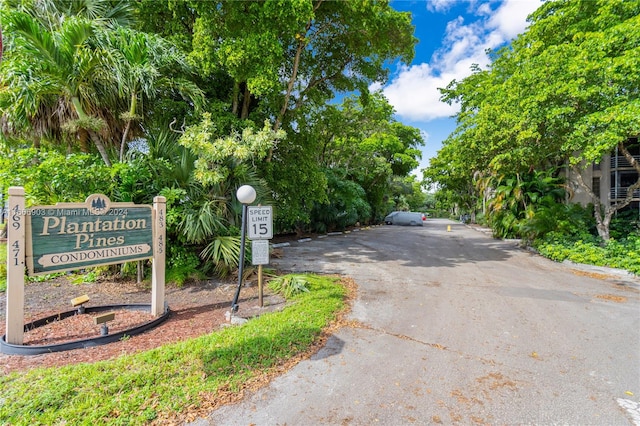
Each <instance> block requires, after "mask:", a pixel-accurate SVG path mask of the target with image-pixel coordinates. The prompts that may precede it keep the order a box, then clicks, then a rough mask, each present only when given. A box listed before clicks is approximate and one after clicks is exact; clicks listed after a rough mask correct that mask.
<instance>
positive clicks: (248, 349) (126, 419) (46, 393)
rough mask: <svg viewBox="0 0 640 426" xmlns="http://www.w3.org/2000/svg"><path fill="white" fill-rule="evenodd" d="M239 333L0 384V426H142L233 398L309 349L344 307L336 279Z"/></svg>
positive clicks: (316, 282) (312, 280)
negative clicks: (225, 397) (223, 396)
mask: <svg viewBox="0 0 640 426" xmlns="http://www.w3.org/2000/svg"><path fill="white" fill-rule="evenodd" d="M307 279H308V284H307V287H308V289H309V292H302V293H300V294H298V295H296V296H294V297H293V298H291V299H290V300H289V302H290V304H289V306H287V307H286V308H285V309H283V310H282V311H280V312H273V313H269V314H264V315H262V316H260V317H258V318H256V319H252V320H251V321H249V322H247V323H246V324H244V325H242V326H237V327H229V328H225V329H223V330H221V331H218V332H214V333H212V334H209V335H206V336H201V337H199V338H196V339H191V340H188V341H184V342H180V343H176V344H171V345H167V346H163V347H161V348H157V349H154V350H151V351H148V352H143V353H139V354H135V355H125V356H122V357H120V358H118V359H115V360H111V361H103V362H98V363H94V364H78V365H73V366H66V367H61V368H47V369H35V370H31V371H29V372H26V373H13V374H11V375H8V376H5V377H0V389H2V394H1V395H0V424H12V425H37V424H66V425H80V424H113V425H116V424H118V425H119V424H127V425H136V424H146V423H148V422H150V421H153V420H158V419H169V418H172V417H173V416H179V415H180V413H181V412H182V411H183V410H186V409H187V407H190V408H189V409H191V410H197V409H198V407H201V406H206V402H207V401H212V400H214V399H215V398H216V395H217V394H218V393H220V392H223V393H226V392H237V391H239V390H241V389H242V388H243V386H245V385H246V383H247V381H249V380H251V379H252V378H256V377H260V376H261V375H262V374H264V372H265V371H266V372H268V371H270V370H274V371H275V368H276V367H277V366H279V365H282V364H283V363H284V362H286V360H289V359H291V358H293V357H295V356H296V355H300V354H301V353H304V352H305V351H306V350H308V349H309V348H310V346H311V345H312V344H313V343H314V341H315V340H316V339H317V338H318V336H319V335H320V334H321V332H322V330H323V328H325V327H326V326H327V325H328V324H329V323H330V322H331V320H333V319H334V318H335V317H336V314H337V312H338V311H339V310H341V309H342V308H343V307H344V305H345V301H344V300H345V294H346V289H345V288H344V287H343V286H342V285H341V284H340V283H339V282H337V280H336V279H335V278H327V277H319V276H315V275H309V276H308V277H307Z"/></svg>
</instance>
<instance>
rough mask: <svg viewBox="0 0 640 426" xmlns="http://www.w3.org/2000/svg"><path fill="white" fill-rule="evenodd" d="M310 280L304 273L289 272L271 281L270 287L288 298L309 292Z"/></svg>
mask: <svg viewBox="0 0 640 426" xmlns="http://www.w3.org/2000/svg"><path fill="white" fill-rule="evenodd" d="M309 284H310V282H309V280H308V279H307V276H306V275H304V274H289V275H283V276H281V277H278V278H274V279H272V280H270V281H269V284H268V285H269V288H270V289H271V290H273V291H274V292H276V293H278V294H281V295H282V296H284V297H285V298H287V299H290V298H292V297H293V296H295V295H297V294H300V293H305V292H306V293H308V292H309Z"/></svg>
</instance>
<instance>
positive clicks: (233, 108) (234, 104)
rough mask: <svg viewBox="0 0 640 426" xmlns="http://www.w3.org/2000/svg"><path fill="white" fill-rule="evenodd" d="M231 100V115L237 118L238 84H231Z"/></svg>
mask: <svg viewBox="0 0 640 426" xmlns="http://www.w3.org/2000/svg"><path fill="white" fill-rule="evenodd" d="M232 96H233V99H232V100H231V113H232V114H233V115H235V116H236V117H237V116H238V98H239V97H240V83H238V82H237V81H236V82H234V83H233V94H232Z"/></svg>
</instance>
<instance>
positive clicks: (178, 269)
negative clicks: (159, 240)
mask: <svg viewBox="0 0 640 426" xmlns="http://www.w3.org/2000/svg"><path fill="white" fill-rule="evenodd" d="M166 265H167V273H166V277H165V280H166V281H167V282H170V283H174V284H176V285H177V286H178V287H181V286H183V285H184V283H185V282H187V281H188V280H190V279H202V278H204V274H203V273H202V272H201V271H200V270H199V267H200V258H199V257H198V255H197V254H196V253H194V252H193V251H191V250H189V248H188V247H184V246H169V249H168V251H167V258H166Z"/></svg>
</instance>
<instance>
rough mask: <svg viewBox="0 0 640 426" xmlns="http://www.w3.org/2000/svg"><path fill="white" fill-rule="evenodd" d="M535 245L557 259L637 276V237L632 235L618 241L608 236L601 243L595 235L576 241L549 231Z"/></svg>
mask: <svg viewBox="0 0 640 426" xmlns="http://www.w3.org/2000/svg"><path fill="white" fill-rule="evenodd" d="M603 243H604V244H603ZM535 247H536V249H537V250H538V251H539V252H540V254H541V255H543V256H545V257H548V258H550V259H553V260H556V261H558V262H561V261H563V260H570V261H572V262H575V263H585V264H588V265H597V266H607V267H611V268H619V269H625V270H627V271H629V272H632V273H634V274H636V275H640V237H638V236H635V235H634V236H629V237H628V238H626V239H622V240H620V241H618V240H614V239H610V240H608V241H606V242H602V241H601V240H600V241H598V240H597V239H595V238H593V239H590V240H587V241H584V240H577V241H576V240H574V239H572V238H567V237H564V236H562V235H559V234H556V233H549V234H547V235H546V236H545V237H544V238H543V239H541V240H539V241H536V243H535Z"/></svg>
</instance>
